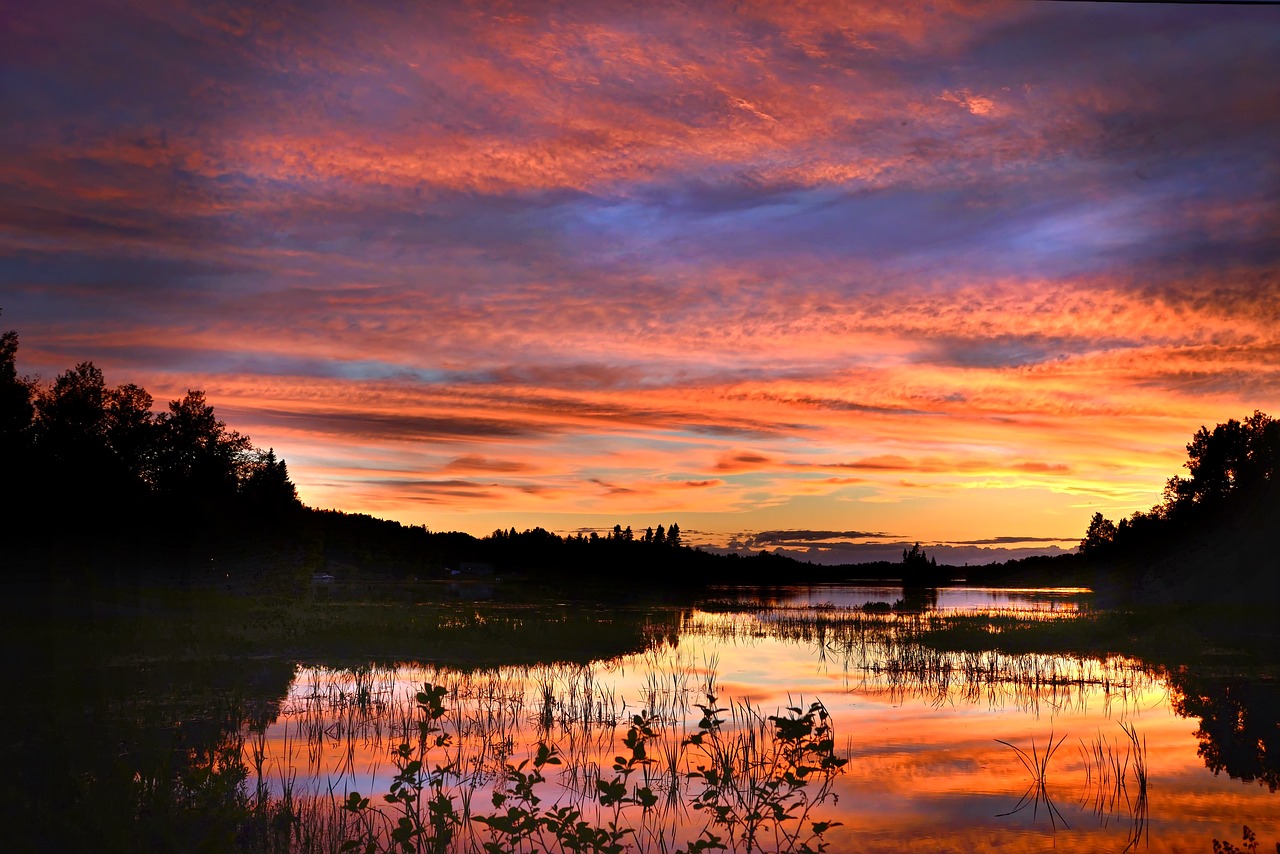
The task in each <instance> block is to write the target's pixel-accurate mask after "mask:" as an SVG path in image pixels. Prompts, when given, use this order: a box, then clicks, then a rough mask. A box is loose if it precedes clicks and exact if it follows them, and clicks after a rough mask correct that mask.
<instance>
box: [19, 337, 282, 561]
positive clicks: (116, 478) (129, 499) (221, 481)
mask: <svg viewBox="0 0 1280 854" xmlns="http://www.w3.org/2000/svg"><path fill="white" fill-rule="evenodd" d="M17 353H18V335H17V333H16V332H14V331H12V330H11V331H8V332H5V333H3V335H0V459H3V460H4V467H5V471H6V478H5V481H6V483H5V491H6V493H8V495H9V498H10V502H9V504H10V507H11V508H13V509H11V510H10V511H9V521H10V522H11V523H12V524H13V528H12V530H13V531H14V535H13V536H11V537H9V538H8V540H9V542H7V543H6V546H7V548H8V549H9V550H11V551H13V550H17V551H22V550H23V547H24V546H25V547H26V550H28V551H33V550H48V549H50V548H54V549H55V550H56V549H57V548H59V547H61V548H65V547H68V546H69V545H70V544H71V541H76V542H81V543H84V544H85V545H86V546H89V547H92V548H96V549H107V550H115V551H123V552H127V551H128V549H129V548H130V547H133V548H135V549H138V550H141V548H142V543H143V542H149V541H154V540H155V539H156V538H158V539H160V540H169V541H181V540H182V539H183V538H185V537H190V536H192V535H194V534H200V535H210V534H217V533H221V532H223V531H224V530H225V529H228V528H234V529H235V530H238V531H241V532H245V531H250V532H252V531H262V530H266V529H268V528H269V527H271V526H274V525H279V524H280V523H281V522H282V521H283V520H285V519H286V518H287V517H290V516H296V514H297V513H298V512H299V511H300V510H301V509H302V505H301V503H300V502H299V500H298V495H297V490H296V489H295V487H294V484H293V482H292V481H291V480H290V477H289V471H288V467H287V465H286V463H285V461H284V460H283V459H280V458H278V457H277V456H276V454H275V451H274V450H272V449H269V448H268V449H263V448H258V447H255V446H254V445H253V443H252V442H251V441H250V439H249V438H248V437H247V436H244V435H242V434H240V433H238V432H236V431H235V430H232V429H231V428H229V427H228V426H227V425H226V423H225V422H223V421H222V420H221V419H219V418H218V416H217V415H216V414H215V412H214V409H213V406H212V405H211V404H209V402H208V401H207V400H206V399H205V395H204V392H202V391H199V390H195V389H192V390H189V391H188V392H187V393H186V394H185V395H184V396H183V397H181V398H180V399H177V400H172V401H169V403H168V406H167V408H166V409H164V410H162V411H160V412H156V411H154V409H153V407H154V404H155V401H154V398H153V397H152V396H151V394H150V393H149V392H148V391H147V390H146V389H144V388H142V387H141V386H138V385H136V384H134V383H124V384H121V385H116V386H111V385H108V384H107V382H106V378H105V377H104V375H103V373H102V371H101V370H100V369H99V368H98V367H97V366H96V365H94V364H93V363H92V362H81V363H80V364H78V365H76V366H75V367H73V368H70V369H68V370H66V371H64V372H62V373H61V374H58V375H57V377H55V378H54V379H53V380H52V381H51V382H48V383H44V382H40V381H39V380H37V379H32V378H30V377H26V376H21V375H19V373H18V369H17ZM144 522H145V524H144ZM127 536H132V537H133V539H132V540H127V539H124V538H125V537H127ZM54 538H56V539H57V542H53V540H54ZM144 538H145V539H144ZM122 540H123V541H122Z"/></svg>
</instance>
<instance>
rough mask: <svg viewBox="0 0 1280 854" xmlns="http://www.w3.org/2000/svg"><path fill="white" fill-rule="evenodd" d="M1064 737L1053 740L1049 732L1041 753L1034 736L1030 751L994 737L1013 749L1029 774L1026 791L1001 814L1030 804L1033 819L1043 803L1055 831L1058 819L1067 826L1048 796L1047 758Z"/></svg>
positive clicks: (1060, 744)
mask: <svg viewBox="0 0 1280 854" xmlns="http://www.w3.org/2000/svg"><path fill="white" fill-rule="evenodd" d="M1066 738H1067V737H1066V736H1065V735H1064V736H1062V737H1061V738H1059V739H1058V740H1057V742H1055V741H1054V740H1053V733H1052V732H1050V733H1049V741H1048V743H1047V744H1046V745H1045V749H1044V753H1041V752H1040V751H1039V750H1038V749H1037V748H1036V740H1035V739H1034V738H1033V739H1031V752H1030V753H1028V752H1027V751H1025V750H1023V749H1022V748H1021V747H1018V746H1017V745H1016V744H1012V743H1010V742H1007V741H1004V740H1003V739H999V738H998V739H996V741H997V742H999V743H1000V744H1003V745H1005V746H1006V747H1010V748H1012V749H1013V751H1014V753H1015V754H1017V757H1018V760H1019V761H1020V762H1021V763H1022V766H1023V767H1024V768H1026V769H1027V773H1029V774H1030V775H1031V785H1029V786H1028V787H1027V791H1026V792H1025V793H1024V794H1023V795H1022V797H1021V798H1020V799H1019V800H1018V803H1017V804H1016V805H1015V806H1014V808H1013V809H1011V810H1009V811H1008V812H1006V813H1000V815H1001V816H1006V815H1013V814H1015V813H1019V812H1022V811H1023V810H1025V809H1026V808H1027V807H1029V806H1030V807H1032V818H1033V819H1035V818H1037V817H1038V816H1039V812H1040V804H1042V803H1043V804H1044V805H1045V810H1046V812H1047V813H1048V815H1049V823H1050V825H1051V826H1052V827H1053V829H1054V830H1055V831H1056V830H1057V829H1058V822H1059V821H1061V822H1062V826H1063V827H1067V826H1068V825H1067V821H1066V819H1065V818H1063V816H1062V813H1061V812H1060V811H1059V810H1058V808H1057V806H1056V805H1055V804H1054V803H1053V799H1052V798H1050V797H1049V786H1048V780H1049V760H1051V759H1053V755H1054V754H1055V753H1057V752H1058V748H1059V747H1061V746H1062V742H1064V741H1065V740H1066Z"/></svg>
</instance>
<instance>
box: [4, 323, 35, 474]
mask: <svg viewBox="0 0 1280 854" xmlns="http://www.w3.org/2000/svg"><path fill="white" fill-rule="evenodd" d="M17 358H18V333H17V332H15V331H13V330H12V329H11V330H9V331H8V332H5V333H4V334H3V335H0V452H6V453H7V452H12V451H13V450H15V449H16V448H17V447H18V446H19V445H20V444H22V443H24V442H25V440H26V435H27V431H28V430H29V428H30V427H31V419H32V417H33V416H34V415H35V407H34V406H33V405H32V392H33V389H32V383H31V382H30V381H29V380H27V379H25V378H22V377H19V376H18V361H17Z"/></svg>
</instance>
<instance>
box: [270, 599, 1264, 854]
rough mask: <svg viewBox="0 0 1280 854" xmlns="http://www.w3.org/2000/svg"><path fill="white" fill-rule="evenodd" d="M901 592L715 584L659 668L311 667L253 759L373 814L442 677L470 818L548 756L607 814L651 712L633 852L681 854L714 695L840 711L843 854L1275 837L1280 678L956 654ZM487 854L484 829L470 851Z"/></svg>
mask: <svg viewBox="0 0 1280 854" xmlns="http://www.w3.org/2000/svg"><path fill="white" fill-rule="evenodd" d="M901 597H902V590H901V588H898V587H889V586H885V587H874V586H865V587H854V586H822V587H805V588H794V589H787V590H782V591H772V592H771V593H770V594H769V596H768V597H762V596H760V595H759V594H754V593H744V592H741V591H732V590H723V591H718V592H717V593H716V594H715V596H714V597H713V599H712V600H711V601H709V602H707V603H704V606H703V607H701V608H695V609H689V610H683V611H678V612H673V613H672V614H671V615H670V618H669V619H668V620H666V621H665V622H661V621H660V622H661V624H655V625H654V627H653V631H652V643H651V645H650V647H649V649H647V650H646V651H644V652H642V653H633V654H629V655H624V656H620V657H615V658H610V659H606V660H599V661H596V662H594V663H592V664H590V665H586V666H583V665H565V664H559V665H557V664H554V663H549V664H546V665H537V666H532V667H520V668H497V669H493V670H487V671H478V672H460V671H453V670H449V669H443V668H436V667H434V666H432V665H431V664H430V663H425V664H424V663H415V664H405V665H402V666H398V667H383V668H360V669H357V670H335V669H329V668H325V667H300V668H299V669H298V671H297V673H296V676H295V679H294V681H293V683H292V685H291V687H290V689H289V692H288V695H287V697H286V699H285V701H284V703H283V704H282V706H281V709H280V714H279V716H278V717H277V718H276V719H275V720H274V721H273V722H271V723H270V724H269V726H267V727H266V729H265V731H264V732H263V733H261V734H260V735H259V736H257V737H254V736H251V737H250V739H249V744H250V749H251V750H256V751H257V753H258V762H259V765H260V768H261V775H262V782H263V784H264V785H265V786H267V787H268V788H269V789H270V790H271V791H273V792H274V793H276V794H281V793H282V792H283V791H284V790H285V789H286V788H288V789H291V790H292V792H293V795H294V797H295V798H299V797H301V798H304V799H305V798H319V799H322V800H323V799H326V798H334V797H336V798H338V799H342V798H344V797H345V795H346V793H347V792H350V791H359V792H361V793H362V794H364V795H373V796H375V797H377V796H379V795H381V794H382V793H385V792H386V791H387V790H388V787H389V786H390V784H391V781H392V776H393V774H394V769H393V767H392V766H391V764H390V761H389V750H390V748H391V747H392V746H394V745H395V744H398V743H399V741H400V739H401V738H402V737H403V735H404V733H405V732H409V731H413V715H414V711H415V710H414V705H413V703H412V700H411V698H412V696H413V693H414V692H415V691H417V690H420V689H421V687H422V685H423V684H424V683H433V684H440V685H444V686H446V687H448V688H449V694H448V695H447V698H446V705H447V706H448V707H449V710H450V711H449V714H448V716H447V717H446V718H445V721H444V722H445V726H446V731H448V732H449V733H450V734H451V736H452V739H453V740H452V747H451V748H450V753H449V754H448V758H449V759H450V760H451V761H454V762H456V767H457V769H458V773H456V774H455V775H453V776H452V777H451V778H450V785H451V786H452V787H453V788H454V790H455V793H456V796H457V798H458V801H459V803H461V802H462V801H464V800H466V799H467V798H469V799H470V805H471V807H472V809H474V810H476V811H478V812H481V813H484V812H486V811H492V810H491V809H490V806H489V793H490V788H491V786H492V785H493V782H494V780H495V779H496V777H497V776H498V775H499V774H500V773H501V771H502V768H503V765H504V763H513V764H515V763H518V762H519V761H520V760H522V759H525V758H527V757H529V756H530V755H531V754H532V752H533V751H534V750H535V748H536V745H537V744H538V743H539V742H544V743H548V744H552V745H554V746H555V747H556V748H557V749H558V750H559V751H560V753H561V754H562V755H564V756H565V758H566V763H565V764H564V765H562V766H560V768H559V769H551V773H549V774H548V778H549V779H548V782H547V784H545V787H544V791H543V792H542V796H543V798H544V801H545V802H546V805H550V804H552V803H556V802H559V803H563V804H577V805H579V806H584V805H585V806H584V811H585V812H586V813H587V814H588V815H590V814H591V813H590V809H591V805H590V803H589V802H588V801H587V800H586V799H584V797H583V795H582V792H583V791H584V790H588V791H589V790H590V789H591V785H592V781H593V780H594V779H595V778H596V777H598V776H601V775H602V776H604V777H605V778H607V777H609V776H610V774H611V770H610V767H611V763H612V758H613V757H614V756H615V755H616V754H618V753H620V752H622V750H621V747H620V739H621V738H622V736H623V735H624V734H625V731H626V727H627V722H628V720H629V717H630V716H631V715H633V714H635V713H637V712H640V711H652V712H653V713H654V714H655V715H656V716H657V718H658V720H659V721H660V729H659V737H658V738H657V739H656V741H655V742H654V743H653V744H652V746H651V749H650V752H649V755H650V756H651V757H652V758H654V759H656V760H657V761H656V762H655V763H654V764H653V765H652V766H650V767H649V768H648V769H646V771H647V773H648V774H649V776H650V778H651V783H652V785H653V787H654V788H655V790H657V791H659V792H661V793H662V794H663V795H664V797H663V798H662V802H661V804H660V806H659V807H658V808H657V809H655V810H654V816H653V817H652V818H647V819H645V821H644V822H641V821H640V820H639V817H638V814H639V808H638V807H633V808H631V809H632V810H633V811H634V813H633V814H630V818H631V819H632V820H631V821H629V822H628V821H627V818H628V815H629V814H628V813H625V812H624V813H623V823H624V824H630V825H631V826H637V825H643V827H641V828H640V830H639V832H638V834H637V836H636V837H635V838H634V841H633V843H632V845H633V849H634V850H672V848H673V847H674V846H675V845H677V844H681V843H682V841H684V840H687V839H688V838H690V837H692V836H696V835H697V833H698V832H699V831H700V830H701V828H702V826H703V824H704V823H705V822H704V819H705V816H704V815H703V814H701V813H697V812H694V811H692V810H689V809H688V808H687V803H688V801H689V799H690V798H691V797H694V796H696V794H697V792H698V791H699V785H700V784H699V783H698V782H697V781H692V782H691V781H688V780H685V779H683V772H684V771H686V770H688V769H689V768H690V767H691V766H692V765H693V764H695V763H696V759H697V756H696V755H694V754H693V753H692V751H691V750H690V749H688V748H684V747H682V746H681V742H682V740H683V738H684V737H685V736H686V735H688V734H689V733H691V732H695V731H696V730H697V724H698V721H699V719H700V717H701V712H700V711H699V710H698V708H697V707H696V705H695V704H697V703H700V702H705V695H706V693H707V691H708V689H710V690H711V691H712V692H714V694H715V695H716V696H717V698H718V700H719V705H720V706H722V707H726V708H729V709H731V710H733V713H732V714H726V715H725V717H726V718H727V719H728V720H727V724H726V726H727V727H729V728H732V726H733V725H734V724H735V721H736V722H737V724H738V725H740V726H742V725H745V724H744V723H743V722H745V721H749V720H751V719H752V717H753V716H768V715H773V714H778V713H779V712H780V710H782V709H785V708H786V707H788V706H799V707H807V705H808V704H809V703H810V702H812V701H814V700H820V701H821V702H822V703H823V704H824V705H825V707H826V708H827V709H828V710H829V711H830V713H831V715H832V718H833V720H834V726H835V733H836V743H837V752H838V753H839V754H841V755H842V756H844V757H847V758H848V760H849V761H848V763H847V764H846V765H845V766H844V769H843V773H841V774H839V775H838V776H837V777H836V778H835V779H834V781H833V784H832V789H831V793H830V795H831V796H830V797H829V798H827V799H826V800H825V801H824V802H823V803H821V804H819V805H818V806H815V807H814V808H813V812H812V817H813V818H821V819H823V820H836V821H839V822H841V823H842V824H841V825H840V826H838V827H835V828H833V829H832V830H831V831H830V832H828V834H827V837H826V838H827V841H828V842H829V843H830V850H832V851H900V850H903V849H913V850H927V851H966V852H972V851H988V850H991V851H996V850H999V851H1042V850H1054V851H1122V850H1125V849H1129V850H1142V851H1148V850H1149V851H1210V850H1212V840H1213V839H1215V838H1217V839H1225V840H1229V841H1231V842H1233V843H1235V844H1237V845H1238V844H1239V843H1240V833H1241V826H1242V825H1245V824H1247V825H1249V826H1250V827H1252V828H1253V829H1254V830H1255V831H1257V832H1258V835H1259V838H1260V839H1261V840H1262V842H1263V847H1264V850H1265V849H1268V848H1269V847H1270V846H1271V844H1272V842H1273V840H1278V839H1280V795H1277V793H1275V792H1274V791H1273V790H1272V788H1271V787H1270V786H1269V785H1268V784H1266V783H1265V782H1261V783H1260V782H1258V781H1257V779H1237V778H1240V777H1244V778H1260V777H1263V776H1265V775H1267V774H1270V775H1271V777H1270V779H1271V781H1273V782H1274V781H1275V779H1276V777H1275V774H1276V763H1277V758H1276V757H1275V756H1274V755H1270V756H1268V755H1266V752H1267V750H1268V748H1270V749H1272V750H1274V747H1275V744H1276V741H1275V736H1276V733H1275V729H1276V726H1275V723H1274V718H1271V719H1268V718H1267V717H1266V715H1265V714H1263V715H1262V716H1261V717H1262V722H1261V724H1259V723H1258V721H1257V718H1258V717H1259V716H1258V715H1257V714H1256V709H1255V710H1250V709H1249V708H1248V707H1247V706H1241V705H1240V704H1239V702H1238V698H1239V694H1240V692H1241V691H1242V690H1248V691H1255V690H1257V689H1258V685H1259V684H1260V685H1262V689H1261V693H1260V694H1256V695H1255V696H1259V697H1262V698H1263V699H1264V700H1265V699H1266V698H1271V700H1272V701H1273V700H1274V684H1273V683H1269V682H1267V681H1266V680H1262V681H1259V680H1257V679H1256V678H1254V677H1252V676H1248V675H1247V674H1246V675H1244V676H1241V675H1239V674H1234V675H1233V674H1232V673H1227V674H1226V675H1223V674H1221V673H1217V672H1215V673H1214V674H1213V675H1212V678H1208V677H1206V678H1201V677H1200V676H1198V675H1197V674H1189V673H1187V672H1185V669H1183V670H1178V671H1173V670H1171V669H1170V668H1168V667H1165V666H1163V665H1158V664H1153V663H1150V662H1144V661H1141V660H1137V659H1132V658H1126V657H1116V656H1113V657H1106V658H1093V657H1081V656H1077V655H1049V654H1042V653H1041V654H1021V655H1004V654H1000V653H996V652H993V651H968V652H951V653H947V652H939V651H937V650H936V649H931V648H929V647H927V646H921V645H919V644H917V643H914V642H913V641H912V637H913V636H912V627H918V626H919V625H920V623H919V621H920V620H921V619H923V618H922V617H920V616H918V615H898V614H878V615H876V616H875V618H874V619H871V618H870V615H867V614H863V613H862V611H861V610H860V606H862V605H864V604H865V603H867V602H888V603H892V602H894V601H895V600H897V599H900V598H901ZM928 604H929V606H930V607H934V608H936V609H938V611H939V612H942V613H948V614H957V613H958V614H964V613H970V612H971V613H975V614H992V613H994V614H1001V615H1008V614H1012V613H1016V614H1020V615H1022V616H1025V617H1027V618H1029V619H1036V620H1058V619H1070V618H1071V617H1072V616H1073V615H1075V614H1077V613H1078V612H1080V611H1082V610H1084V611H1087V610H1088V608H1089V607H1090V602H1089V594H1088V592H1087V591H1082V590H1075V589H1053V590H1050V589H1043V590H994V589H990V590H988V589H979V588H963V589H962V588H955V589H943V590H941V591H939V592H938V594H937V597H936V601H935V600H933V599H932V597H930V602H929V603H928ZM430 656H431V653H430V651H427V652H426V653H425V654H424V658H426V659H428V660H429V659H430ZM1251 680H1252V681H1251ZM1242 685H1243V686H1245V687H1244V688H1241V687H1240V686H1242ZM1268 691H1270V693H1268ZM1233 692H1234V694H1233ZM1219 695H1221V696H1219ZM1233 703H1234V704H1233ZM1180 712H1182V713H1186V714H1185V716H1184V714H1182V713H1180ZM1251 714H1253V718H1254V720H1250V719H1249V717H1250V715H1251ZM1259 726H1260V727H1261V729H1260V730H1258V729H1257V728H1258V727H1259ZM1251 727H1252V729H1251ZM1126 728H1128V729H1130V731H1132V732H1133V733H1135V734H1136V736H1137V738H1138V745H1137V746H1135V745H1134V744H1132V743H1131V741H1130V739H1129V736H1128V735H1127V734H1126V732H1125V729H1126ZM1259 731H1260V732H1261V735H1258V734H1257V733H1258V732H1259ZM1051 739H1052V740H1053V742H1054V743H1057V744H1059V746H1058V748H1057V750H1056V752H1055V753H1054V754H1053V755H1052V758H1051V759H1050V760H1049V762H1048V764H1047V767H1046V774H1045V780H1044V783H1045V785H1044V788H1043V790H1040V789H1038V788H1036V787H1034V786H1032V783H1033V778H1032V776H1031V774H1030V773H1029V772H1028V769H1027V768H1026V767H1025V766H1024V765H1023V763H1022V762H1021V761H1020V759H1019V756H1018V754H1017V752H1016V751H1015V749H1014V747H1011V746H1010V745H1013V746H1016V747H1018V748H1021V749H1022V750H1024V751H1026V753H1028V754H1032V753H1034V754H1036V755H1040V756H1042V755H1043V754H1044V752H1045V750H1046V748H1047V746H1048V744H1049V743H1050V740H1051ZM1001 742H1007V744H1005V743H1001ZM1251 751H1252V753H1251ZM1139 763H1142V764H1143V765H1145V768H1146V772H1147V785H1146V789H1145V796H1144V794H1143V791H1142V788H1141V786H1140V782H1139V779H1138V775H1137V773H1136V769H1135V766H1136V765H1138V764H1139ZM1211 764H1215V765H1217V767H1218V768H1219V772H1218V773H1215V771H1214V770H1212V769H1211V768H1210V767H1209V765H1211ZM672 768H675V769H676V773H675V775H674V776H673V775H672V774H671V773H670V769H672ZM1117 769H1118V770H1117ZM1233 774H1234V776H1233ZM673 786H674V791H671V789H672V787H673ZM606 818H607V817H606ZM485 838H487V837H486V836H485V835H484V834H483V832H481V831H479V830H478V829H476V828H473V829H472V830H471V831H467V832H464V833H463V836H462V838H461V840H460V842H459V846H458V847H459V849H460V850H467V849H468V847H470V848H472V849H476V848H478V844H479V841H481V840H483V839H485Z"/></svg>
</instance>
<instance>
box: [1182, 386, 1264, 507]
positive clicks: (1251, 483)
mask: <svg viewBox="0 0 1280 854" xmlns="http://www.w3.org/2000/svg"><path fill="white" fill-rule="evenodd" d="M1185 465H1186V468H1187V471H1189V472H1190V473H1191V476H1190V477H1188V478H1183V477H1174V478H1171V479H1170V480H1169V483H1168V485H1167V486H1166V488H1165V503H1166V505H1171V507H1170V509H1175V510H1176V509H1178V508H1179V507H1183V506H1186V505H1188V504H1192V505H1213V504H1217V503H1220V502H1222V501H1223V500H1224V499H1226V498H1228V497H1229V496H1231V495H1232V494H1236V493H1240V492H1249V491H1253V490H1256V489H1258V488H1259V487H1261V486H1263V485H1265V484H1267V483H1275V481H1276V479H1277V475H1278V472H1280V422H1276V421H1274V420H1273V419H1272V418H1271V417H1270V416H1269V415H1266V414H1265V413H1263V412H1259V411H1257V410H1255V411H1254V413H1253V415H1251V416H1249V417H1248V418H1246V419H1245V420H1244V421H1236V420H1235V419H1234V418H1232V419H1229V420H1228V421H1226V422H1225V423H1223V424H1219V425H1217V426H1216V427H1214V428H1213V430H1209V429H1208V428H1207V427H1201V428H1200V429H1199V430H1198V431H1196V434H1195V436H1193V437H1192V439H1191V441H1190V442H1189V443H1188V444H1187V462H1186V464H1185Z"/></svg>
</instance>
